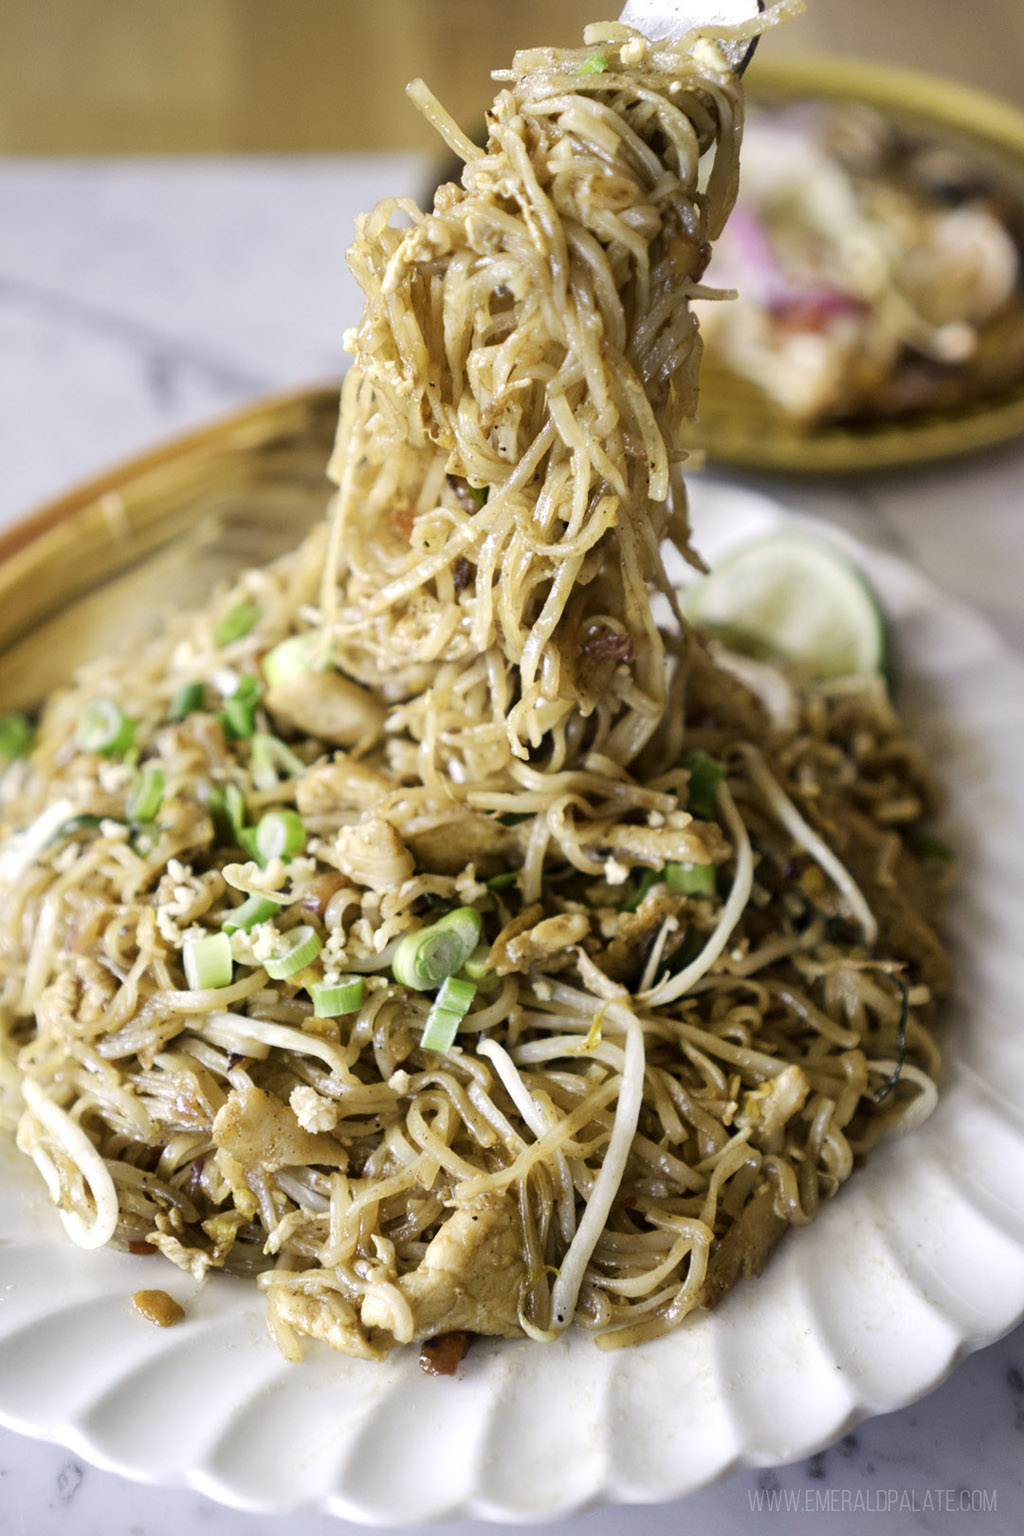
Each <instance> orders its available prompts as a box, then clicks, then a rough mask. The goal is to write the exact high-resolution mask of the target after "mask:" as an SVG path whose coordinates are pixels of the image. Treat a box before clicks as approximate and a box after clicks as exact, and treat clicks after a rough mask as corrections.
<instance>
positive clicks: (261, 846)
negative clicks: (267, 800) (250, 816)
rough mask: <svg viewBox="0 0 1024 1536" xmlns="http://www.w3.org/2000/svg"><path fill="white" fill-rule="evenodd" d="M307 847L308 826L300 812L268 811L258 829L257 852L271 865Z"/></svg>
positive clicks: (261, 818)
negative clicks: (275, 860)
mask: <svg viewBox="0 0 1024 1536" xmlns="http://www.w3.org/2000/svg"><path fill="white" fill-rule="evenodd" d="M305 846H306V824H305V822H304V821H303V820H302V817H301V816H300V815H299V813H298V811H290V810H286V811H268V812H267V814H266V815H265V816H261V817H260V819H259V823H258V825H257V827H256V851H257V853H258V854H259V856H260V858H261V859H263V860H264V861H265V862H267V863H269V862H270V860H271V859H287V858H290V857H291V855H292V854H293V853H298V852H299V850H300V848H304V847H305Z"/></svg>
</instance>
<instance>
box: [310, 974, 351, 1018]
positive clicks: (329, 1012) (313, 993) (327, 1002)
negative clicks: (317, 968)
mask: <svg viewBox="0 0 1024 1536" xmlns="http://www.w3.org/2000/svg"><path fill="white" fill-rule="evenodd" d="M309 995H310V997H311V998H312V999H313V1017H314V1018H315V1019H336V1018H337V1017H338V1015H339V1014H342V1013H355V1011H356V1009H357V1008H361V1007H362V1006H363V978H362V977H361V976H345V977H343V978H342V980H341V981H339V982H337V983H332V982H326V981H314V983H313V985H312V986H311V987H310V989H309Z"/></svg>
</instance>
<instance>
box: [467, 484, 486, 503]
mask: <svg viewBox="0 0 1024 1536" xmlns="http://www.w3.org/2000/svg"><path fill="white" fill-rule="evenodd" d="M466 489H467V490H468V492H469V494H470V495H471V496H472V498H473V500H474V501H475V502H476V504H477V506H478V507H485V506H486V505H487V498H488V496H489V495H490V494H491V488H490V486H489V485H470V484H469V483H468V481H467V483H466Z"/></svg>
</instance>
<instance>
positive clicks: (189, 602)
mask: <svg viewBox="0 0 1024 1536" xmlns="http://www.w3.org/2000/svg"><path fill="white" fill-rule="evenodd" d="M337 415H338V386H337V385H336V384H335V385H324V386H321V387H316V388H311V389H307V390H302V391H298V392H296V393H293V394H287V395H277V396H273V397H272V398H270V399H265V400H259V401H257V402H255V403H254V404H253V405H250V406H248V407H246V408H245V409H244V410H242V411H239V412H237V413H235V414H234V415H232V416H229V417H226V418H225V419H223V420H221V421H217V422H214V423H213V425H211V426H208V427H204V428H202V429H201V430H200V431H198V432H193V433H190V434H189V435H188V436H185V437H178V438H175V439H172V440H171V441H170V442H168V443H166V444H165V445H163V446H161V447H160V448H157V449H155V450H154V451H153V452H151V453H147V454H144V455H143V456H141V457H139V458H136V459H132V460H130V461H129V462H127V463H125V464H122V465H120V466H118V467H117V468H115V469H112V470H109V471H108V472H107V473H105V474H103V475H102V476H100V477H99V478H98V479H95V480H91V481H89V482H87V483H86V484H84V485H81V486H78V487H76V488H75V489H74V490H71V491H69V492H68V493H67V494H66V495H64V496H61V497H60V498H59V500H57V501H54V502H51V503H49V504H48V505H47V506H44V507H42V508H41V509H40V510H39V511H38V512H36V513H34V514H33V515H31V516H29V517H27V518H25V519H24V520H23V521H22V522H20V523H17V524H15V525H14V527H12V528H10V529H8V530H6V531H5V532H4V533H3V534H0V708H3V709H17V708H31V707H32V706H33V705H34V704H36V703H38V701H39V700H40V699H42V698H43V697H44V696H45V695H46V694H47V693H48V692H50V691H51V689H53V688H55V687H57V686H59V685H60V684H61V683H63V682H65V681H67V679H68V677H69V675H70V674H71V672H72V671H73V670H74V669H75V668H76V667H78V666H79V665H81V664H82V663H83V662H86V661H89V660H91V659H93V658H95V657H97V656H100V655H104V654H107V653H110V652H115V651H121V650H123V649H124V648H125V646H127V645H130V644H135V643H138V642H140V641H142V640H144V639H146V638H147V637H148V636H149V635H151V634H153V633H154V632H155V631H156V630H157V629H158V628H159V626H160V624H161V622H162V621H163V620H164V619H165V618H166V617H167V615H168V614H169V613H172V612H174V611H178V612H180V611H181V610H182V609H190V608H196V607H198V606H199V605H200V604H201V603H202V602H203V600H204V599H205V598H206V597H207V596H208V595H209V593H210V592H212V591H213V589H214V588H215V587H216V586H218V585H219V584H220V583H222V582H227V581H229V580H231V579H232V578H233V577H234V576H236V575H237V574H238V572H239V571H241V570H243V569H244V568H245V567H247V566H252V565H263V564H265V563H266V562H267V561H268V560H272V559H274V558H275V557H276V556H277V555H280V554H283V553H284V552H285V551H286V550H288V549H291V548H293V547H294V545H296V544H297V543H298V542H299V540H300V538H301V537H302V535H303V534H304V533H305V532H306V530H307V529H308V528H309V527H311V526H312V524H313V523H314V522H315V521H316V520H317V519H318V518H320V517H322V516H323V515H324V513H325V511H326V508H327V503H328V501H329V499H330V495H331V490H332V487H331V486H330V484H329V483H328V481H327V477H326V467H327V459H328V456H329V454H330V450H331V443H332V441H333V437H334V428H335V423H336V421H337Z"/></svg>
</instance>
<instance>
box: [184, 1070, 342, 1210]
mask: <svg viewBox="0 0 1024 1536" xmlns="http://www.w3.org/2000/svg"><path fill="white" fill-rule="evenodd" d="M213 1140H214V1144H215V1145H216V1147H217V1161H218V1164H219V1165H220V1166H221V1167H222V1168H223V1170H224V1175H225V1177H226V1178H228V1179H230V1181H231V1183H232V1185H236V1184H237V1183H238V1177H237V1176H238V1174H239V1173H240V1174H241V1176H242V1182H246V1183H247V1181H246V1180H245V1174H246V1173H247V1172H252V1173H273V1172H274V1170H275V1169H278V1168H291V1167H302V1166H306V1165H308V1164H310V1163H317V1164H320V1165H321V1166H324V1167H328V1168H344V1167H345V1166H346V1165H347V1163H348V1153H347V1152H346V1150H345V1148H344V1147H343V1146H342V1145H341V1143H340V1142H339V1141H336V1140H335V1138H334V1137H333V1136H329V1135H326V1134H325V1133H323V1132H320V1131H306V1130H303V1128H302V1126H301V1125H300V1124H299V1122H298V1120H297V1119H296V1117H295V1113H294V1111H293V1110H292V1109H290V1108H289V1106H288V1105H287V1104H283V1103H282V1102H281V1100H280V1099H276V1098H275V1097H274V1096H273V1094H270V1093H265V1092H264V1090H263V1089H262V1088H246V1089H243V1090H241V1091H239V1090H238V1089H232V1091H231V1092H230V1093H229V1094H228V1097H227V1100H226V1102H225V1103H224V1104H223V1105H222V1107H221V1108H220V1109H219V1110H218V1111H217V1115H216V1117H215V1119H214V1122H213ZM247 1187H248V1186H247Z"/></svg>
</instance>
